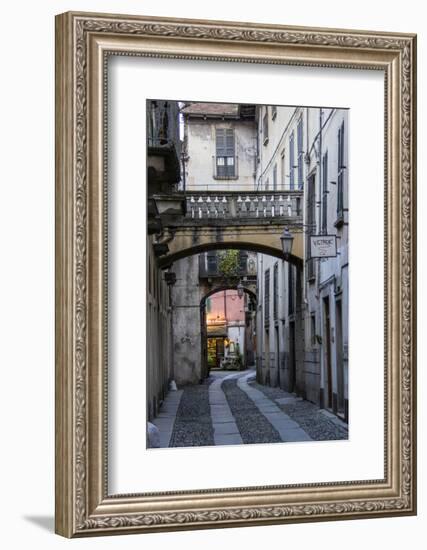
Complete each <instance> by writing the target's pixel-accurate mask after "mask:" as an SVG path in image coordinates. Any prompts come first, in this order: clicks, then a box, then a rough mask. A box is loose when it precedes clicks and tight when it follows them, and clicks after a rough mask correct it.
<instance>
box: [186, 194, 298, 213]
mask: <svg viewBox="0 0 427 550" xmlns="http://www.w3.org/2000/svg"><path fill="white" fill-rule="evenodd" d="M302 197H303V192H302V191H282V192H280V191H273V192H271V191H269V192H252V193H251V192H248V193H238V192H227V193H221V192H216V191H211V192H204V193H203V192H202V193H191V192H187V199H186V200H187V214H186V218H192V219H195V220H197V219H235V218H239V219H241V218H249V219H259V220H262V219H272V218H273V219H274V218H277V219H279V218H295V219H296V220H298V219H300V218H301V217H302V206H303V205H302Z"/></svg>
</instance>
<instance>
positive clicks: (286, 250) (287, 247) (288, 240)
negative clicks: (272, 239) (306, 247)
mask: <svg viewBox="0 0 427 550" xmlns="http://www.w3.org/2000/svg"><path fill="white" fill-rule="evenodd" d="M280 240H281V241H282V250H283V254H284V256H285V258H288V257H289V255H290V253H291V252H292V244H293V242H294V236H293V235H292V233H291V232H290V231H289V229H288V228H287V227H285V228H284V230H283V233H282V234H281V235H280Z"/></svg>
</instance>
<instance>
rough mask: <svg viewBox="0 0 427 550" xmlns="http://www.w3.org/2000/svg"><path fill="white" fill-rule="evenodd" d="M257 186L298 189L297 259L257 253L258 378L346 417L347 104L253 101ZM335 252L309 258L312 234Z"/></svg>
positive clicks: (269, 188) (268, 188) (263, 188)
mask: <svg viewBox="0 0 427 550" xmlns="http://www.w3.org/2000/svg"><path fill="white" fill-rule="evenodd" d="M257 120H258V138H259V156H258V163H257V175H256V179H257V186H258V189H261V190H264V191H265V192H266V193H268V191H269V190H275V191H276V190H278V191H280V190H286V189H290V190H293V189H302V190H303V191H304V193H303V198H302V201H301V205H300V207H301V209H302V211H303V219H304V224H303V226H304V232H305V243H304V244H305V248H304V261H303V262H302V263H301V264H292V263H290V262H287V261H282V260H278V259H275V258H273V257H271V256H267V255H263V254H259V255H258V295H259V300H258V310H257V350H258V355H257V377H258V381H259V382H261V383H263V384H268V385H271V386H280V387H281V388H282V389H284V390H286V391H289V392H295V393H296V394H297V395H299V396H301V397H303V398H306V399H308V400H310V401H312V402H313V403H316V404H318V405H320V406H321V407H325V408H327V409H330V410H331V411H333V412H334V413H335V414H338V415H340V416H341V417H342V418H344V419H348V161H347V159H348V150H347V149H348V148H347V135H348V127H347V125H348V116H347V111H346V110H339V109H317V108H288V107H278V106H262V107H259V108H258V109H257ZM315 235H324V236H326V235H328V236H333V240H336V245H337V255H336V256H335V257H330V258H314V257H312V255H311V237H312V236H315Z"/></svg>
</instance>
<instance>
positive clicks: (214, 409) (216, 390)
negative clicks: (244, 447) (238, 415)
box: [209, 375, 243, 445]
mask: <svg viewBox="0 0 427 550" xmlns="http://www.w3.org/2000/svg"><path fill="white" fill-rule="evenodd" d="M234 376H235V375H230V376H227V377H225V378H217V379H216V380H215V381H214V382H212V384H211V385H210V386H209V406H210V409H211V419H212V427H213V438H214V443H215V445H241V444H242V443H243V440H242V437H241V435H240V432H239V428H238V427H237V424H236V422H235V419H234V416H233V413H232V412H231V409H230V407H229V404H228V402H227V398H226V396H225V394H224V391H223V390H222V388H221V386H222V384H223V382H224V380H227V379H230V378H233V377H234Z"/></svg>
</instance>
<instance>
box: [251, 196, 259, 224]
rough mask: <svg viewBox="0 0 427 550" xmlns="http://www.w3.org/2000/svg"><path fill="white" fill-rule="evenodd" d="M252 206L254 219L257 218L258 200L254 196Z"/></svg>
mask: <svg viewBox="0 0 427 550" xmlns="http://www.w3.org/2000/svg"><path fill="white" fill-rule="evenodd" d="M252 205H253V211H254V213H255V218H259V200H258V197H257V196H256V195H255V197H254V199H253V201H252Z"/></svg>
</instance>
